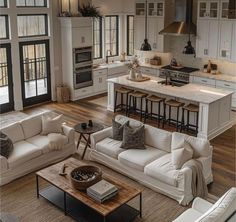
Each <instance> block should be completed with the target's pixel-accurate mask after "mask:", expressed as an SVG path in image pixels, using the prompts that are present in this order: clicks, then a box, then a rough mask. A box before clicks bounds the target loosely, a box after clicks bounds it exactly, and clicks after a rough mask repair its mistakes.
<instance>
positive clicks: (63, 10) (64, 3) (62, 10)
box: [58, 0, 72, 17]
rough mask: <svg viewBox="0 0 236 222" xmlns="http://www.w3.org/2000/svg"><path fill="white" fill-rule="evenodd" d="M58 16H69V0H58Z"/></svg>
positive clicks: (70, 14)
mask: <svg viewBox="0 0 236 222" xmlns="http://www.w3.org/2000/svg"><path fill="white" fill-rule="evenodd" d="M58 16H59V17H70V16H72V13H71V0H58Z"/></svg>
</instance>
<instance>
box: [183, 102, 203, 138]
mask: <svg viewBox="0 0 236 222" xmlns="http://www.w3.org/2000/svg"><path fill="white" fill-rule="evenodd" d="M185 111H187V123H186V124H185V119H184V117H185ZM191 112H192V113H195V114H196V125H194V124H190V122H189V114H190V113H191ZM198 114H199V106H198V105H195V104H192V103H190V104H188V105H186V106H184V107H183V112H182V124H181V128H180V131H181V132H182V131H183V130H186V131H187V132H189V131H193V132H194V134H196V135H197V133H198ZM190 127H191V128H194V129H193V130H192V129H190Z"/></svg>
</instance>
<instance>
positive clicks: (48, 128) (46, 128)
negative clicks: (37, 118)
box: [41, 114, 63, 135]
mask: <svg viewBox="0 0 236 222" xmlns="http://www.w3.org/2000/svg"><path fill="white" fill-rule="evenodd" d="M62 117H63V115H59V116H56V117H51V116H50V115H48V114H44V115H42V132H41V134H42V135H48V134H49V133H62V121H63V120H62Z"/></svg>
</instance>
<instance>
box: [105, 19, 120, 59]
mask: <svg viewBox="0 0 236 222" xmlns="http://www.w3.org/2000/svg"><path fill="white" fill-rule="evenodd" d="M107 17H108V18H112V17H115V18H116V24H117V25H116V54H115V55H113V54H112V55H107V57H115V56H118V55H119V15H106V16H105V18H107ZM105 22H106V20H105ZM110 26H111V19H110ZM104 28H105V36H106V24H105V25H104ZM110 32H111V31H110ZM106 45H107V43H106V38H105V50H106V51H107V49H106Z"/></svg>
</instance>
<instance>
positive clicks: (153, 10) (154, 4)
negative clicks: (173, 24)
mask: <svg viewBox="0 0 236 222" xmlns="http://www.w3.org/2000/svg"><path fill="white" fill-rule="evenodd" d="M147 11H148V16H149V17H164V13H165V10H164V1H158V0H149V1H148V3H147Z"/></svg>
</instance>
